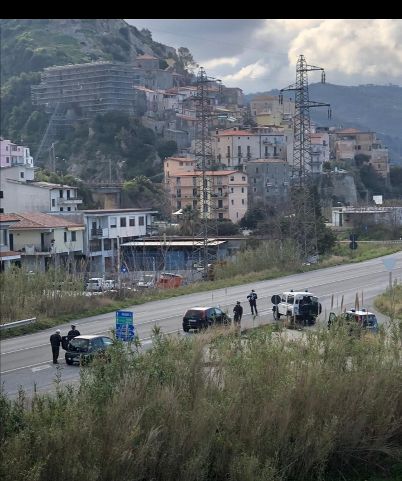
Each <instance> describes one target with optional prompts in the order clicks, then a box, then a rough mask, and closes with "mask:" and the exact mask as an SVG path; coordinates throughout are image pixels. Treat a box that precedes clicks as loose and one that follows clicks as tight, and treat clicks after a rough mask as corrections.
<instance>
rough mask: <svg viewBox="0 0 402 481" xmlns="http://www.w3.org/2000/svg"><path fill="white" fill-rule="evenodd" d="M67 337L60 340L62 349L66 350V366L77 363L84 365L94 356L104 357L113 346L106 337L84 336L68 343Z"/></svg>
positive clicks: (110, 340)
mask: <svg viewBox="0 0 402 481" xmlns="http://www.w3.org/2000/svg"><path fill="white" fill-rule="evenodd" d="M66 337H67V336H63V338H62V347H63V349H65V350H66V354H65V358H66V363H67V364H73V363H74V362H77V363H79V364H86V363H88V362H90V361H91V360H92V359H93V357H94V356H95V355H96V356H98V355H104V354H105V352H106V351H107V349H109V348H110V347H111V346H112V344H113V339H111V338H110V337H108V336H94V335H84V336H77V337H74V338H73V339H71V340H70V342H68V340H66Z"/></svg>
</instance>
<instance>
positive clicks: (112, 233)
mask: <svg viewBox="0 0 402 481" xmlns="http://www.w3.org/2000/svg"><path fill="white" fill-rule="evenodd" d="M77 214H78V213H76V214H75V215H77ZM154 214H157V211H155V210H151V209H103V210H84V211H82V212H80V213H79V214H78V215H81V216H82V219H83V223H84V224H85V240H84V245H85V255H86V257H87V260H88V261H89V267H88V269H89V270H90V271H91V272H98V273H104V272H110V271H113V270H116V269H117V264H118V259H117V255H118V250H119V245H120V244H121V243H126V242H130V241H134V240H136V239H138V238H140V237H145V236H146V235H149V233H150V229H151V226H152V220H153V215H154Z"/></svg>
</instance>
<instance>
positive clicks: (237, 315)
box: [233, 301, 243, 327]
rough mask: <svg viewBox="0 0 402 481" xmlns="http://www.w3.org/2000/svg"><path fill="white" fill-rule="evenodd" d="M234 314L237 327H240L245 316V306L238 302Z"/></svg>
mask: <svg viewBox="0 0 402 481" xmlns="http://www.w3.org/2000/svg"><path fill="white" fill-rule="evenodd" d="M233 312H234V317H233V320H234V323H235V326H238V327H240V322H241V318H242V316H243V306H242V305H241V304H240V301H237V303H236V305H235V306H234V308H233Z"/></svg>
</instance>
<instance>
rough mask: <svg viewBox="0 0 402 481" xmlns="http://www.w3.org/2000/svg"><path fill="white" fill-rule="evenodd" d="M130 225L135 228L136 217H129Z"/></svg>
mask: <svg viewBox="0 0 402 481" xmlns="http://www.w3.org/2000/svg"><path fill="white" fill-rule="evenodd" d="M128 225H129V226H130V227H134V226H135V217H129V218H128Z"/></svg>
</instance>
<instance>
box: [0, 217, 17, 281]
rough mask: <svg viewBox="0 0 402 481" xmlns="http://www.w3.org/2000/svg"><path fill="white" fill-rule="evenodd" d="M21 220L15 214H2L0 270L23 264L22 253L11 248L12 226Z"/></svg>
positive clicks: (0, 224) (0, 218)
mask: <svg viewBox="0 0 402 481" xmlns="http://www.w3.org/2000/svg"><path fill="white" fill-rule="evenodd" d="M17 222H19V219H18V218H17V217H16V216H15V215H8V214H0V271H1V272H3V271H6V270H7V269H9V268H10V267H11V266H12V265H13V264H15V265H21V254H20V253H19V252H14V251H12V250H11V249H10V234H9V230H10V227H12V226H13V225H15V224H16V223H17Z"/></svg>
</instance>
